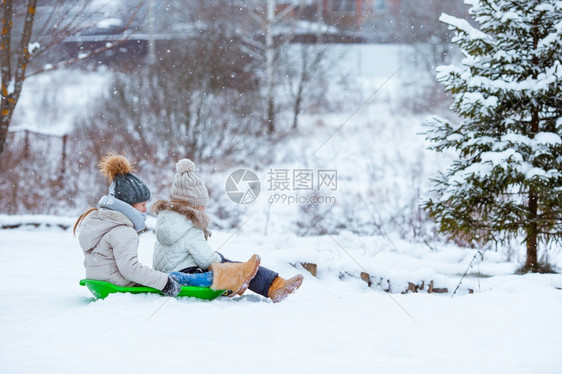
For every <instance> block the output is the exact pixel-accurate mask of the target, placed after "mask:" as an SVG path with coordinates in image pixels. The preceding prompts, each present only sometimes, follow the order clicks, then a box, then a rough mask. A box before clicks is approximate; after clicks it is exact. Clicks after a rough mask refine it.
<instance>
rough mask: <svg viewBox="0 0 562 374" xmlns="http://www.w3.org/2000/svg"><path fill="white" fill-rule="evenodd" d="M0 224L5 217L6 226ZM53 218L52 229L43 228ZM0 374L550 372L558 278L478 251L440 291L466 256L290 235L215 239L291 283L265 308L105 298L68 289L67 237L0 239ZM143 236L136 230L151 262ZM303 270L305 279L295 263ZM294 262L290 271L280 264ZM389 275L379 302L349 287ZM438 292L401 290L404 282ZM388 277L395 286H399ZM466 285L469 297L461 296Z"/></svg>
mask: <svg viewBox="0 0 562 374" xmlns="http://www.w3.org/2000/svg"><path fill="white" fill-rule="evenodd" d="M13 219H14V217H12V220H13ZM55 221H57V220H55ZM0 238H1V239H0V283H1V284H2V286H1V287H0V290H1V291H0V329H1V331H2V333H1V334H0V352H2V354H1V355H0V368H1V371H2V372H3V373H32V372H42V373H78V372H79V373H100V372H104V373H154V372H159V373H162V372H172V370H173V371H174V372H177V371H189V372H206V373H218V372H230V373H262V372H268V373H309V372H317V373H342V372H344V373H353V372H362V373H374V372H383V373H559V372H560V370H561V368H562V356H560V352H559V348H560V346H561V344H562V325H561V324H560V323H559V318H560V315H561V314H562V291H560V290H559V288H561V287H562V276H561V275H525V276H515V275H510V273H512V272H513V269H514V266H515V265H513V264H505V263H504V262H502V261H501V258H500V257H501V256H499V255H497V254H496V253H495V252H490V253H485V255H484V260H483V261H480V260H478V261H475V262H474V263H473V268H472V269H471V270H470V271H469V272H470V273H472V274H474V273H476V272H477V271H479V272H480V273H482V274H485V275H486V277H481V278H476V277H474V276H472V277H469V278H465V279H464V280H463V282H462V284H461V287H460V289H459V291H458V292H457V294H456V295H455V296H454V297H451V293H452V290H453V289H454V288H455V287H456V285H457V284H458V282H459V280H460V277H461V274H462V273H464V271H465V270H466V269H467V267H468V264H469V263H470V260H471V259H472V257H473V255H474V252H470V251H466V250H459V249H454V248H447V249H445V248H441V249H437V250H434V251H432V250H431V249H429V248H427V247H425V248H424V247H423V246H414V245H412V244H410V243H407V242H402V241H400V240H398V239H394V240H393V245H389V242H388V239H386V238H382V237H357V236H353V235H349V234H348V235H340V236H334V237H330V236H321V237H311V238H299V237H296V236H293V235H275V236H268V237H265V236H259V235H257V234H255V233H252V234H245V233H244V232H237V233H234V232H215V233H214V235H213V236H212V237H211V244H212V245H213V247H214V248H217V249H218V248H220V250H221V252H223V253H224V254H225V255H227V256H228V257H230V258H234V259H246V258H247V257H249V256H250V255H251V253H253V252H256V253H258V254H260V255H261V257H262V264H263V265H264V266H266V267H269V268H271V269H274V270H277V271H279V272H280V273H281V274H282V275H285V276H287V277H289V276H292V275H294V274H297V273H302V274H304V275H305V281H304V283H303V285H302V287H301V288H300V289H299V290H298V291H297V292H296V293H295V294H294V295H291V296H290V297H289V298H287V299H286V300H285V301H283V302H281V303H279V304H273V303H272V302H270V301H269V300H267V299H264V298H262V297H260V296H258V295H256V294H253V293H251V292H248V293H247V294H245V295H244V296H242V297H238V298H234V299H223V298H221V299H218V300H215V301H211V302H209V301H201V300H195V299H189V298H184V299H170V298H165V297H161V296H158V295H130V294H119V295H110V296H109V297H108V298H107V299H105V300H98V301H94V299H93V297H92V295H91V294H90V293H89V291H88V290H87V289H86V288H84V287H81V286H79V285H78V281H79V280H80V279H81V278H83V276H84V269H83V266H82V260H83V256H82V253H81V250H80V249H79V247H78V244H77V241H76V239H75V238H74V237H73V236H72V233H71V230H66V231H65V230H62V229H60V228H58V227H39V228H35V227H29V226H22V227H21V228H19V229H12V230H0ZM153 243H154V235H153V233H152V232H148V233H145V234H143V235H141V246H140V259H141V261H142V262H143V263H144V264H146V265H151V262H152V261H151V256H152V247H153ZM300 262H314V263H317V265H318V275H317V277H313V276H312V275H311V274H309V273H308V272H307V271H306V270H304V269H303V268H302V267H301V266H300V265H298V263H300ZM291 264H294V265H296V266H292V265H291ZM360 271H366V272H369V273H370V274H371V275H372V276H373V277H374V276H381V277H384V278H385V279H387V278H388V279H391V282H392V284H393V287H395V288H396V291H395V290H393V292H391V293H386V292H384V291H382V289H381V288H379V287H377V286H376V285H373V286H372V287H370V288H369V287H368V286H367V284H366V283H365V282H364V281H362V280H360V279H359V277H358V275H359V274H358V273H359V272H360ZM421 279H425V280H429V279H432V280H434V281H435V283H436V284H435V285H436V287H448V288H449V290H450V292H449V293H448V294H427V293H426V292H424V291H421V292H419V293H416V294H414V293H408V294H401V293H400V292H399V288H400V287H402V286H404V285H405V282H408V281H416V282H417V281H419V280H421ZM401 282H402V283H403V284H401ZM468 288H472V289H473V290H474V294H468V293H467V289H468Z"/></svg>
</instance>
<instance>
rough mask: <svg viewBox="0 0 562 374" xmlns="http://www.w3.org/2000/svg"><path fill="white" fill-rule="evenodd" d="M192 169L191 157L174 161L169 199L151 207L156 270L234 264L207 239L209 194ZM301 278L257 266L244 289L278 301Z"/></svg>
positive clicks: (192, 269) (195, 270)
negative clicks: (155, 215) (174, 167)
mask: <svg viewBox="0 0 562 374" xmlns="http://www.w3.org/2000/svg"><path fill="white" fill-rule="evenodd" d="M194 171H195V164H194V163H193V162H192V161H191V160H188V159H182V160H180V161H179V162H178V163H177V164H176V175H175V177H174V182H173V184H172V188H171V189H170V200H159V201H157V202H156V203H154V205H153V207H152V211H153V213H155V214H157V216H158V218H157V223H156V244H155V249H154V257H153V266H154V268H155V269H157V270H160V271H164V272H171V271H173V272H180V273H186V274H193V273H201V272H203V273H204V272H207V271H209V270H215V268H216V267H220V266H233V265H235V264H236V263H233V262H232V261H229V260H227V259H225V258H224V257H223V256H222V255H221V254H220V253H218V252H215V251H214V250H213V249H212V248H211V246H210V245H209V243H208V242H207V238H208V236H209V231H208V228H209V219H208V217H207V215H206V213H205V205H206V204H207V202H208V200H209V194H208V191H207V188H206V187H205V185H204V183H203V181H201V179H199V177H197V176H196V175H195V173H194ZM254 256H256V255H254ZM302 281H303V276H302V275H300V274H298V275H296V276H294V277H292V278H290V279H284V278H282V277H280V276H279V274H278V273H276V272H274V271H271V270H269V269H267V268H265V267H263V266H260V267H259V268H258V269H257V272H256V274H255V276H254V277H253V278H252V279H251V281H250V282H249V284H248V285H247V288H249V289H250V290H251V291H254V292H256V293H258V294H260V295H262V296H265V297H269V298H270V299H271V300H273V302H279V301H281V300H283V299H285V298H286V297H287V295H289V294H290V293H292V292H294V291H295V290H296V289H297V288H299V287H300V285H301V283H302ZM245 289H246V288H245V287H242V288H241V289H239V290H238V291H236V292H233V294H232V296H234V294H238V295H241V294H243V293H244V291H245Z"/></svg>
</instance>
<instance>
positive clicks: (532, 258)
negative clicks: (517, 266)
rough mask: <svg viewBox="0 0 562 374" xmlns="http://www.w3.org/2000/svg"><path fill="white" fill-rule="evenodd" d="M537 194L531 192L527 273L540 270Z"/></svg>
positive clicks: (532, 190)
mask: <svg viewBox="0 0 562 374" xmlns="http://www.w3.org/2000/svg"><path fill="white" fill-rule="evenodd" d="M536 218H537V194H536V193H535V191H534V189H532V188H531V190H530V191H529V219H530V221H531V222H530V223H529V225H528V226H527V261H526V262H525V268H524V270H525V271H532V272H536V271H537V270H538V258H537V222H536Z"/></svg>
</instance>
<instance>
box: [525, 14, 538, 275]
mask: <svg viewBox="0 0 562 374" xmlns="http://www.w3.org/2000/svg"><path fill="white" fill-rule="evenodd" d="M539 22H540V19H535V20H534V22H533V23H534V25H535V28H534V30H533V31H532V35H533V47H534V48H537V46H538V43H539V39H540V38H539V35H538V33H537V30H538V25H539ZM532 62H533V65H534V66H538V65H539V62H538V59H537V56H536V55H534V56H533V60H532ZM535 71H536V70H535ZM535 71H534V72H533V73H532V76H533V78H535V79H536V78H537V74H536V72H535ZM539 121H540V116H539V109H538V108H537V107H534V108H533V109H532V117H531V131H530V134H529V135H530V138H531V139H532V138H534V137H535V135H536V134H537V133H538V132H539ZM537 199H538V196H537V192H536V190H535V188H534V187H533V186H530V187H529V222H528V224H527V229H526V231H527V239H526V244H527V260H526V261H525V267H524V270H525V271H531V272H537V271H539V263H538V256H537V237H538V225H537V214H538V201H537Z"/></svg>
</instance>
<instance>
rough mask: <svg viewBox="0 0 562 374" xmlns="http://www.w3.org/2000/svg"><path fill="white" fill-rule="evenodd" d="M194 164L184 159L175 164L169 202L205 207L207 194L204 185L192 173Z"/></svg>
mask: <svg viewBox="0 0 562 374" xmlns="http://www.w3.org/2000/svg"><path fill="white" fill-rule="evenodd" d="M194 171H195V164H194V163H193V161H191V160H189V159H187V158H184V159H182V160H179V161H178V163H177V164H176V176H175V177H174V183H173V184H172V189H171V190H170V200H180V201H186V202H187V203H188V204H189V205H190V206H192V207H194V208H197V207H200V206H205V205H207V202H208V201H209V192H208V191H207V188H206V187H205V183H203V181H202V180H201V179H199V177H198V176H197V175H195V174H194V173H193V172H194Z"/></svg>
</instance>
